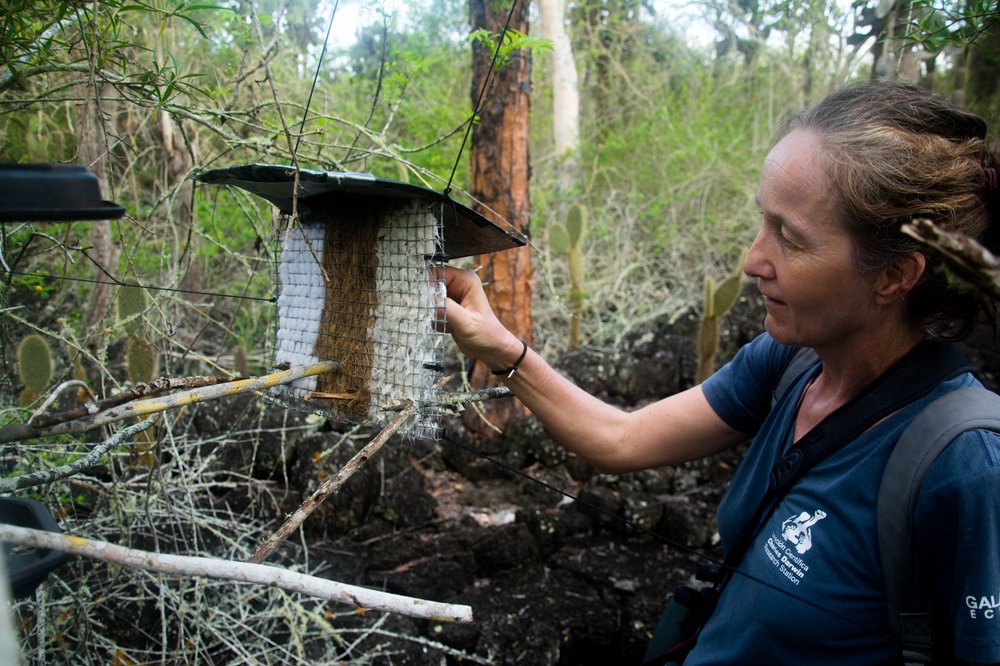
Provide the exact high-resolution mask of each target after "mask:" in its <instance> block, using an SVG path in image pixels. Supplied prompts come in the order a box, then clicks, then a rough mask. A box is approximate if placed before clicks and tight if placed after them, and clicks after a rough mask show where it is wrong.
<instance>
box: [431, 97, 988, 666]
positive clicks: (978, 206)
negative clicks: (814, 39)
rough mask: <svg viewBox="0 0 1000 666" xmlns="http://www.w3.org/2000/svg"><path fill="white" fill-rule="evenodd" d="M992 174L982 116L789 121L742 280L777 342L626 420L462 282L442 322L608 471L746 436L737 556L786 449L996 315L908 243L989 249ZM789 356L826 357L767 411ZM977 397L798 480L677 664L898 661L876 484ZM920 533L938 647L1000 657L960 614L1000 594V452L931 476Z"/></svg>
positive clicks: (732, 532)
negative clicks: (932, 424)
mask: <svg viewBox="0 0 1000 666" xmlns="http://www.w3.org/2000/svg"><path fill="white" fill-rule="evenodd" d="M998 166H1000V155H998V154H997V150H996V148H995V147H993V146H990V145H989V144H988V143H987V141H986V126H985V123H984V122H983V121H982V120H981V119H979V118H978V117H976V116H974V115H972V114H970V113H968V112H966V111H963V110H962V109H960V108H957V107H955V106H954V105H951V104H949V103H947V102H944V101H942V100H940V99H937V98H935V97H933V96H931V95H929V94H928V93H925V92H923V91H920V90H918V89H916V88H913V87H908V86H903V85H895V84H868V85H863V86H857V87H851V88H847V89H845V90H842V91H839V92H836V93H834V94H833V95H831V96H829V97H828V98H827V99H825V100H824V101H823V102H821V103H820V104H819V105H817V106H816V107H815V108H813V109H811V110H809V111H806V112H804V113H802V114H799V115H798V116H795V117H794V118H792V119H791V120H790V121H789V122H788V123H787V125H786V127H785V129H784V131H783V134H782V136H781V138H780V140H779V141H778V142H777V144H776V145H775V146H774V147H773V149H772V150H771V151H770V153H769V154H768V156H767V158H766V159H765V161H764V164H763V167H762V170H761V178H760V186H759V189H758V192H757V202H758V204H759V206H760V209H761V213H762V219H763V222H762V225H761V228H760V231H759V233H758V234H757V237H756V239H755V240H754V242H753V245H752V246H751V247H750V250H749V254H748V255H747V259H746V263H745V265H744V271H745V273H746V274H747V275H748V276H749V277H750V278H752V279H754V280H755V281H756V282H757V285H758V287H759V289H760V292H761V294H762V295H763V297H764V302H765V307H766V310H767V313H766V317H765V320H764V323H765V328H766V331H767V332H766V333H765V334H763V335H761V336H760V337H758V338H757V339H756V340H754V341H753V342H751V343H750V344H749V345H747V346H746V347H745V348H744V349H742V350H741V351H740V352H739V353H738V354H737V356H736V357H735V358H734V359H733V360H732V361H731V362H730V363H729V364H727V365H726V366H725V367H724V368H722V369H721V370H720V371H719V372H718V373H716V374H715V375H714V376H713V377H711V378H710V379H709V380H707V381H706V382H705V383H704V384H702V385H699V386H696V387H694V388H691V389H689V390H687V391H685V392H682V393H680V394H677V395H674V396H670V397H668V398H665V399H663V400H661V401H659V402H657V403H654V404H651V405H649V406H647V407H644V408H642V409H640V410H638V411H635V412H628V413H627V412H623V411H621V410H619V409H617V408H615V407H612V406H610V405H607V404H605V403H603V402H601V401H599V400H598V399H596V398H594V397H592V396H590V395H588V394H586V393H585V392H584V391H582V390H581V389H579V388H578V387H576V386H575V385H573V384H572V383H571V382H569V381H568V380H567V379H565V378H563V377H562V376H561V375H559V374H558V373H557V372H555V371H554V370H553V369H552V368H551V367H550V366H549V365H547V364H546V363H545V361H543V360H542V359H541V358H540V357H539V356H538V355H537V354H535V353H534V352H532V351H531V350H528V349H527V347H526V346H525V345H524V343H522V342H521V341H520V340H518V339H517V338H516V337H515V336H514V335H513V334H511V333H510V332H509V331H507V330H506V329H505V328H504V327H503V326H502V325H501V324H500V322H499V321H498V320H497V319H496V317H495V316H494V315H493V313H492V311H491V310H490V307H489V304H488V303H487V301H486V298H485V296H484V294H483V291H482V288H481V285H480V282H479V280H478V278H477V277H476V276H475V275H474V274H472V273H468V272H462V271H457V270H449V271H448V272H447V273H446V280H447V287H448V296H449V300H448V302H447V328H448V330H449V331H450V332H451V333H452V335H453V337H454V338H455V340H456V342H457V344H458V347H459V349H460V350H461V351H462V352H463V353H464V354H466V355H468V356H471V357H473V358H476V359H478V360H479V361H481V362H483V363H485V364H486V365H488V366H489V367H490V368H493V369H495V370H497V371H500V370H503V371H504V374H503V376H504V377H507V379H506V380H505V381H506V383H507V384H508V386H509V387H510V388H511V389H512V390H513V391H514V393H515V394H516V395H517V396H518V397H519V398H520V399H521V400H522V401H523V402H524V404H525V405H526V406H527V407H528V408H530V409H531V411H532V412H533V413H534V414H535V415H536V416H537V417H538V418H539V419H540V420H541V421H542V423H543V424H544V425H545V426H546V427H547V428H548V430H549V431H550V432H551V433H552V434H553V436H555V437H556V438H557V439H559V440H560V441H561V442H563V443H564V444H565V445H566V446H567V447H569V448H570V449H571V450H573V451H575V452H576V453H577V454H578V455H581V456H583V457H584V458H585V459H587V460H588V461H590V462H591V463H592V464H593V465H595V466H596V467H597V468H598V469H600V470H602V471H606V472H614V473H622V472H628V471H633V470H639V469H644V468H649V467H657V466H661V465H671V464H676V463H680V462H684V461H687V460H692V459H695V458H700V457H703V456H707V455H711V454H713V453H717V452H719V451H722V450H724V449H727V448H730V447H733V446H736V445H738V444H740V443H741V442H744V441H746V440H748V439H749V438H751V437H753V438H754V442H753V444H752V445H751V447H750V448H749V450H748V453H747V456H746V458H745V460H744V461H743V463H742V464H741V466H740V469H739V470H738V471H737V474H736V476H735V477H734V480H733V482H732V484H731V487H730V489H729V491H728V492H727V496H726V498H725V499H724V500H723V502H722V505H721V506H720V509H719V532H720V535H721V536H722V539H723V545H724V546H726V547H727V548H731V547H732V542H733V540H734V539H735V538H736V534H737V532H738V531H739V530H740V528H741V527H742V525H743V524H744V523H745V522H747V521H748V520H749V518H750V516H749V515H747V514H748V512H752V511H753V509H754V508H755V506H756V504H755V501H754V498H757V497H759V494H760V488H761V487H762V484H763V486H765V487H766V484H767V475H768V474H769V472H770V469H771V463H772V462H773V460H774V459H775V456H776V455H780V454H781V453H782V452H783V451H784V450H786V449H787V448H788V447H789V446H794V442H798V441H799V440H800V439H801V438H802V436H803V435H805V434H806V433H808V432H809V431H810V430H811V429H812V428H813V427H814V426H815V425H816V424H817V423H819V422H820V421H822V420H823V419H824V418H825V417H827V416H828V415H830V414H831V413H833V412H834V411H835V410H837V409H838V408H839V407H841V406H842V405H844V404H846V403H848V401H850V400H851V399H852V398H854V397H855V396H857V395H858V394H859V393H861V392H862V391H863V390H864V389H865V387H867V386H868V385H870V384H871V383H872V382H873V380H875V379H876V378H879V377H880V376H881V375H882V374H883V373H884V372H885V371H886V370H887V369H888V368H889V367H890V366H892V365H893V364H894V363H895V362H896V361H897V360H899V359H900V358H902V357H903V356H904V355H906V354H907V353H908V352H909V351H910V350H912V349H914V348H915V347H917V346H918V345H920V343H921V342H922V341H924V340H925V339H928V338H933V337H942V336H959V335H962V334H964V333H965V332H967V331H968V329H969V328H970V327H971V325H972V324H973V323H974V322H975V321H976V317H977V315H978V314H979V312H980V309H981V308H986V307H987V306H986V304H984V303H981V302H980V300H979V299H978V297H976V296H975V295H974V294H970V293H967V292H963V291H959V290H957V289H956V288H955V287H953V286H952V285H950V284H949V283H948V279H947V276H946V275H945V274H944V273H943V272H942V271H940V270H938V269H937V268H936V266H935V261H934V259H933V257H931V256H930V255H928V254H925V253H924V251H923V250H922V249H921V248H920V246H919V245H918V244H917V243H915V242H913V241H912V240H910V239H908V237H906V236H905V235H903V234H902V233H900V231H899V229H900V226H901V225H902V224H903V223H905V222H907V221H909V220H910V219H913V218H915V217H927V218H930V219H931V220H933V221H934V222H936V223H938V225H939V226H941V227H943V228H946V229H950V230H956V231H961V232H963V233H966V234H968V235H970V236H972V237H973V238H976V239H978V240H980V241H981V242H984V243H986V244H987V247H989V248H990V249H992V250H994V251H996V249H997V247H996V245H997V243H996V241H997V236H998V235H1000V229H998V227H1000V223H998V222H997V220H996V217H997V208H998V206H997V200H998V199H1000V192H998V191H997V184H996V175H995V174H996V171H995V170H996V168H997V167H998ZM987 309H989V308H987ZM799 347H811V348H812V349H814V350H815V351H816V352H817V354H818V356H819V359H820V363H818V364H817V366H816V367H815V368H814V369H813V370H811V371H810V372H808V373H806V375H805V376H804V377H803V378H802V379H801V380H800V381H799V382H797V383H796V384H795V385H794V386H793V388H792V390H790V391H789V393H788V394H787V395H786V396H785V397H784V398H782V399H781V400H779V401H778V402H777V403H775V404H774V407H773V409H772V399H773V394H774V391H775V388H776V386H777V383H778V381H779V379H780V377H781V374H782V371H783V369H784V367H785V365H786V364H787V362H788V360H789V358H790V357H791V356H792V355H793V354H794V353H795V351H796V349H797V348H799ZM508 375H509V376H508ZM976 383H977V381H976V380H975V379H974V378H973V377H972V376H971V375H970V374H968V373H965V374H962V375H960V376H958V377H956V378H953V379H949V380H947V381H944V382H942V383H941V384H940V385H939V386H937V387H936V388H935V389H934V390H933V391H932V392H931V394H929V395H928V396H926V397H924V398H921V399H918V400H917V401H916V402H915V403H913V404H911V405H908V406H906V407H904V408H902V409H900V410H899V411H897V412H895V413H893V414H891V415H890V416H888V417H887V418H885V419H883V420H882V421H880V422H879V423H877V424H876V425H874V426H873V427H871V428H870V429H868V430H867V431H866V432H864V433H863V434H861V435H860V436H858V437H857V438H856V439H854V440H853V441H851V442H850V443H849V444H847V445H846V446H844V447H843V448H842V449H840V450H839V451H837V452H836V453H834V454H832V455H831V456H829V457H828V458H826V459H824V460H823V461H821V462H820V463H819V464H817V465H816V466H815V467H813V468H812V469H811V470H810V471H809V472H808V474H807V475H806V476H805V477H804V478H802V479H801V480H800V481H799V482H797V483H796V484H795V485H794V486H793V487H792V488H791V489H790V490H789V492H788V493H787V495H785V496H784V498H783V499H782V501H781V503H780V504H779V505H778V507H777V509H776V510H775V511H774V512H773V513H772V514H771V516H770V518H769V519H768V520H767V521H766V522H765V523H764V524H763V526H762V527H761V529H760V530H759V531H758V532H757V533H756V536H755V538H754V540H753V541H752V542H751V545H750V547H749V548H748V550H747V552H746V555H745V557H744V558H743V560H742V562H741V564H740V566H739V569H740V570H741V571H744V572H745V573H747V574H749V577H748V576H733V577H732V578H731V580H730V581H729V582H728V583H727V584H726V586H725V587H724V589H723V591H722V595H721V597H720V599H719V603H718V607H717V609H716V611H715V612H714V613H713V615H712V617H711V618H710V620H709V622H708V623H707V625H706V626H705V627H704V629H703V631H702V633H701V635H700V637H699V640H698V643H697V645H696V646H695V648H694V651H693V652H692V653H691V654H690V655H689V657H688V658H687V660H686V661H685V662H684V663H685V664H686V665H690V664H722V663H725V664H789V663H805V664H827V663H829V664H883V663H893V661H894V660H897V661H898V649H899V648H898V645H897V644H896V643H895V641H894V640H893V639H892V638H891V636H890V634H889V631H888V629H887V620H886V606H885V595H884V591H883V584H882V577H881V576H882V575H881V568H880V564H879V559H878V547H877V541H876V535H875V534H874V531H875V530H874V515H875V510H874V507H875V500H876V496H877V491H878V487H879V483H878V482H879V479H880V477H881V474H882V471H883V469H884V467H885V463H886V460H887V458H888V455H889V453H890V451H891V449H892V446H893V444H894V443H895V441H896V439H897V438H898V437H899V435H900V433H901V432H902V430H903V429H904V428H905V427H906V425H907V424H908V423H909V422H910V421H911V420H912V418H913V417H914V415H915V414H916V413H918V412H919V411H920V409H921V407H922V406H924V405H926V404H927V403H928V402H929V401H931V400H933V399H934V398H936V397H939V396H940V395H943V394H944V393H946V392H948V391H951V390H954V389H955V388H958V387H961V386H968V385H974V384H976ZM581 414H586V415H587V418H586V419H581V418H580V415H581ZM917 519H918V521H919V522H918V527H917V532H916V538H917V541H918V543H919V546H920V556H921V558H922V561H923V562H925V563H929V564H928V566H933V571H935V572H937V574H938V575H936V576H935V578H934V581H933V582H932V583H931V584H932V585H933V587H934V589H933V590H931V593H932V595H933V598H934V600H935V602H936V606H935V611H936V612H937V613H939V614H940V617H943V618H946V622H945V623H944V626H945V637H944V638H942V639H941V641H942V642H946V643H947V647H946V650H947V652H952V653H953V654H954V655H955V657H956V658H957V659H960V660H963V661H965V662H971V663H992V662H1000V618H992V619H986V618H985V617H984V615H983V614H982V613H980V614H978V615H977V614H974V613H973V614H970V608H969V606H968V604H967V603H966V598H967V597H968V596H975V597H977V598H978V597H980V596H986V597H988V598H990V595H993V596H992V598H994V599H997V598H998V597H1000V437H998V436H997V435H996V434H993V433H990V432H985V431H972V432H967V433H964V434H962V435H960V436H959V437H958V438H956V439H955V441H954V442H952V444H951V445H950V446H949V448H948V450H947V451H946V452H945V453H944V454H942V455H941V456H940V457H939V458H938V459H937V461H936V462H935V463H934V464H933V466H932V467H931V469H930V471H929V472H928V474H927V476H926V477H925V480H924V484H923V486H922V490H921V496H920V504H919V505H918V514H917ZM789 571H793V573H792V574H791V575H789ZM761 580H763V581H764V582H765V583H766V584H760V581H761ZM799 598H804V599H807V600H809V601H811V602H812V604H805V603H800V602H798V601H797V599H799ZM817 604H821V605H823V606H826V607H828V608H830V610H832V611H834V612H835V615H831V614H829V613H824V612H822V611H821V610H819V609H817V608H816V605H817ZM997 614H998V615H1000V611H998V612H997ZM845 618H846V620H847V621H845ZM935 640H936V641H938V640H939V639H938V638H937V637H936V638H935ZM937 647H940V646H937Z"/></svg>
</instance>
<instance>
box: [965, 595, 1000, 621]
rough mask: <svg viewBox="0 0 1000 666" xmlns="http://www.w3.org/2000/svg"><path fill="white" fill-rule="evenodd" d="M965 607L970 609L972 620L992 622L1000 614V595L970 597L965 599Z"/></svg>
mask: <svg viewBox="0 0 1000 666" xmlns="http://www.w3.org/2000/svg"><path fill="white" fill-rule="evenodd" d="M965 605H966V606H968V607H969V617H970V618H971V619H973V620H978V619H980V618H983V619H985V620H992V619H994V618H995V617H997V615H998V613H1000V594H991V595H989V596H979V597H975V596H972V595H970V596H968V597H966V598H965Z"/></svg>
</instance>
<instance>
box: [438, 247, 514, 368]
mask: <svg viewBox="0 0 1000 666" xmlns="http://www.w3.org/2000/svg"><path fill="white" fill-rule="evenodd" d="M442 270H443V272H444V280H445V287H446V290H447V299H446V301H445V311H444V313H443V314H444V316H441V313H439V315H438V320H439V321H444V322H445V324H444V327H443V329H444V331H445V332H447V333H451V336H452V337H453V338H454V339H455V343H456V344H457V345H458V348H459V350H460V351H461V352H462V353H463V354H465V355H466V356H468V357H470V358H474V359H477V360H479V361H482V362H483V363H485V364H486V365H487V366H489V367H490V368H492V369H494V370H497V369H502V368H507V367H510V366H511V365H512V364H513V362H514V361H515V360H516V359H517V358H518V357H519V356H520V355H521V351H522V349H523V348H524V347H523V344H522V343H521V341H520V340H518V338H517V336H515V335H514V334H513V333H511V332H510V331H508V330H507V329H506V328H505V327H504V325H503V324H501V323H500V320H499V319H497V317H496V315H495V314H494V313H493V309H492V308H491V307H490V303H489V301H488V300H487V299H486V292H485V291H484V290H483V283H482V281H480V279H479V276H478V275H476V274H475V273H473V272H471V271H463V270H459V269H457V268H452V267H450V266H444V267H443V268H442Z"/></svg>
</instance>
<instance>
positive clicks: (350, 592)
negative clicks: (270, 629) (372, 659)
mask: <svg viewBox="0 0 1000 666" xmlns="http://www.w3.org/2000/svg"><path fill="white" fill-rule="evenodd" d="M0 541H6V542H8V543H14V544H19V545H23V546H32V547H34V548H43V549H48V550H58V551H61V552H64V553H71V554H73V555H81V556H84V557H90V558H93V559H98V560H104V561H105V562H112V563H114V564H119V565H122V566H127V567H132V568H136V569H142V570H144V571H155V572H158V573H164V574H170V575H179V576H198V577H204V578H217V579H223V580H232V581H238V582H243V583H255V584H258V585H275V586H277V587H280V588H282V589H285V590H290V591H292V592H301V593H303V594H308V595H311V596H314V597H319V598H322V599H327V600H328V601H336V602H339V603H344V604H352V605H354V606H355V607H357V608H365V609H370V610H377V611H386V612H390V613H399V614H401V615H408V616H410V617H417V618H423V619H431V620H436V621H443V622H448V621H450V622H464V623H468V622H472V608H471V607H469V606H462V605H458V604H448V603H442V602H437V601H427V600H425V599H417V598H415V597H406V596H402V595H398V594H390V593H388V592H379V591H377V590H370V589H367V588H364V587H358V586H356V585H348V584H346V583H338V582H336V581H332V580H327V579H325V578H317V577H316V576H309V575H306V574H300V573H296V572H293V571H288V570H287V569H281V568H278V567H273V566H269V565H265V564H251V563H248V562H232V561H229V560H219V559H214V558H209V557H195V556H190V555H171V554H167V553H154V552H150V551H145V550H136V549H134V548H126V547H124V546H118V545H116V544H113V543H108V542H107V541H97V540H93V539H85V538H83V537H79V536H74V535H69V534H59V533H55V532H46V531H43V530H34V529H30V528H27V527H18V526H16V525H7V524H2V523H0Z"/></svg>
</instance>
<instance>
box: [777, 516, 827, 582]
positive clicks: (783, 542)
mask: <svg viewBox="0 0 1000 666" xmlns="http://www.w3.org/2000/svg"><path fill="white" fill-rule="evenodd" d="M824 518H826V511H823V510H821V509H816V511H814V512H813V513H809V512H808V511H803V512H802V513H800V514H798V515H797V516H791V517H790V518H788V519H787V520H786V521H784V522H783V523H781V534H778V533H777V532H771V536H769V537H768V538H767V541H766V542H765V543H764V554H765V555H766V556H767V559H768V560H769V561H770V562H771V564H773V565H774V567H775V568H776V569H777V570H778V571H779V572H781V575H782V576H784V577H785V578H787V579H788V580H789V581H791V583H792V584H793V585H798V584H799V583H801V582H802V580H803V579H804V578H805V577H806V574H807V573H808V572H809V564H808V563H807V562H806V561H805V559H804V558H803V557H802V555H804V554H805V553H806V552H808V551H809V549H810V548H812V546H813V541H812V528H813V526H814V525H815V524H816V523H818V522H819V521H821V520H823V519H824Z"/></svg>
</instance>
